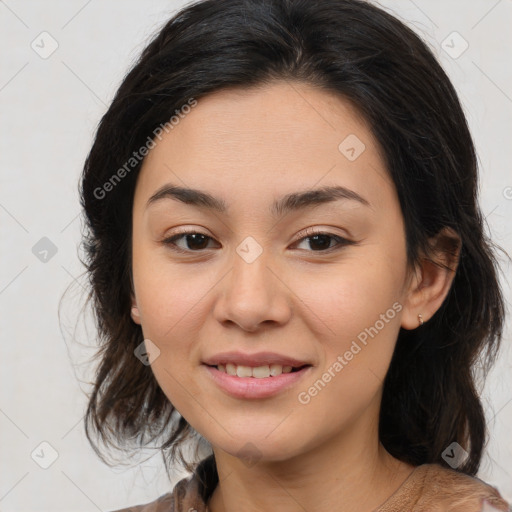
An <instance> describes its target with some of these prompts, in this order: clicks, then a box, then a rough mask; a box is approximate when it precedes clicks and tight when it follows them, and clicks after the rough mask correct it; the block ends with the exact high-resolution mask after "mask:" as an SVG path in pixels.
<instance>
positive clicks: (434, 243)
mask: <svg viewBox="0 0 512 512" xmlns="http://www.w3.org/2000/svg"><path fill="white" fill-rule="evenodd" d="M430 246H431V249H432V250H431V252H432V255H430V257H427V256H423V257H422V258H421V261H420V263H419V265H417V267H416V268H415V270H414V275H413V276H412V278H411V279H409V283H408V289H407V291H406V299H405V301H404V308H403V313H402V323H401V326H402V327H403V328H404V329H408V330H410V329H416V328H417V327H418V326H419V325H420V321H419V318H418V315H419V314H421V316H422V319H423V321H424V322H427V321H428V320H429V319H430V318H432V316H434V314H435V312H436V311H437V310H438V309H439V308H440V307H441V305H442V304H443V302H444V299H445V298H446V296H447V295H448V292H449V291H450V288H451V285H452V282H453V278H454V277H455V272H456V270H457V266H458V263H459V257H460V248H461V240H460V237H459V235H458V234H457V233H456V232H455V231H454V230H453V229H451V228H448V227H445V228H443V229H442V230H441V231H440V232H439V233H438V234H437V235H435V236H434V237H433V238H431V239H430Z"/></svg>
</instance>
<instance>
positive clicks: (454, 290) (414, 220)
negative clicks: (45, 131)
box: [80, 0, 504, 475]
mask: <svg viewBox="0 0 512 512" xmlns="http://www.w3.org/2000/svg"><path fill="white" fill-rule="evenodd" d="M276 80H287V81H296V82H297V81H298V82H303V83H307V84H310V85H313V86H315V87H318V88H321V89H323V90H325V91H329V92H335V93H337V94H338V95H339V97H340V98H342V99H345V100H348V101H349V102H351V104H352V105H354V106H355V107H356V108H357V109H358V111H359V113H360V115H361V116H363V117H364V118H365V119H366V121H367V122H368V123H369V125H370V127H371V130H372V133H373V134H374V136H375V137H376V139H377V141H378V142H379V144H380V147H381V150H382V154H383V156H384V159H385V163H386V165H387V169H388V172H389V174H390V176H391V177H392V179H393V182H394V184H395V187H396V190H397V193H398V198H399V201H400V207H401V211H402V214H403V217H404V221H405V230H406V247H407V261H408V264H409V265H411V266H413V265H414V264H416V263H418V262H419V261H420V258H421V257H422V255H427V256H428V255H429V254H432V252H431V249H432V248H431V246H430V243H429V242H430V239H431V237H433V236H434V235H436V234H438V233H439V232H440V231H441V230H442V229H443V228H446V227H448V228H451V229H452V230H453V231H454V232H456V234H457V235H458V236H459V237H460V240H461V247H460V259H459V264H458V267H457V269H456V272H455V276H454V279H453V282H452V286H451V288H450V291H449V293H448V295H447V297H446V299H445V301H444V302H443V304H442V306H441V307H440V308H439V309H438V311H437V312H436V313H435V315H434V316H433V317H432V318H431V319H430V320H429V321H428V322H426V323H425V324H424V325H422V326H421V327H419V328H417V329H414V330H410V331H407V330H403V329H401V330H400V332H399V335H398V339H397V343H396V347H395V351H394V354H393V358H392V361H391V364H390V367H389V370H388V373H387V376H386V378H385V381H384V388H383V397H382V405H381V412H380V423H379V437H380V441H381V442H382V444H383V445H384V447H385V448H386V449H387V450H388V451H389V453H391V454H392V455H393V456H394V457H396V458H397V459H400V460H402V461H405V462H407V463H409V464H412V465H415V466H416V465H420V464H424V463H440V464H445V462H444V460H443V459H442V456H441V455H442V452H443V451H444V450H445V449H446V448H447V447H448V446H449V445H450V444H451V443H452V442H453V441H456V442H458V443H459V444H460V445H461V446H463V447H464V448H465V449H466V451H467V452H468V453H469V456H468V457H467V459H466V460H465V462H464V464H463V465H461V466H460V467H458V468H457V469H458V471H461V472H464V473H466V474H469V475H475V474H476V473H477V470H478V467H479V464H480V460H481V457H482V452H483V449H484V447H485V443H486V436H487V429H486V423H485V416H484V411H483V408H482V404H481V401H480V398H479V392H478V386H477V384H478V379H477V375H476V370H478V369H483V370H484V374H485V375H487V372H488V370H489V369H490V367H491V365H492V364H493V363H494V361H495V359H496V355H497V353H498V350H499V345H500V341H501V337H502V329H503V322H504V300H503V296H502V291H501V288H500V283H499V280H498V275H497V274H498V263H497V259H496V256H495V249H496V248H498V246H496V245H495V244H494V243H493V242H492V241H491V240H490V238H489V237H488V236H487V235H486V233H485V230H484V219H483V216H482V213H481V211H480V209H479V205H478V194H477V193H478V181H477V180H478V175H477V160H476V155H475V148H474V144H473V141H472V137H471V134H470V132H469V129H468V125H467V121H466V118H465V116H464V113H463V109H462V107H461V104H460V102H459V99H458V97H457V94H456V91H455V90H454V87H453V85H452V84H451V82H450V80H449V79H448V77H447V75H446V73H445V72H444V71H443V69H442V67H441V66H440V64H439V63H438V62H437V60H436V58H435V57H434V55H433V53H432V52H431V50H430V49H429V48H428V46H427V45H426V44H425V43H424V42H423V41H422V40H421V39H420V38H419V37H418V36H417V35H416V34H415V33H414V32H413V31H412V30H411V29H410V28H408V27H407V26H406V25H405V24H404V23H402V22H401V21H399V20H398V19H397V18H395V17H394V16H392V15H391V14H389V13H387V12H386V11H384V10H382V9H380V8H378V7H376V6H374V5H372V4H370V3H368V2H365V1H360V0H322V1H312V0H203V1H199V2H195V3H193V4H190V5H188V6H186V7H184V8H182V9H181V10H180V11H178V12H177V13H176V14H175V15H174V16H173V17H172V18H171V19H170V20H169V21H168V22H167V23H166V24H165V25H164V26H163V28H162V29H161V30H160V31H159V32H158V33H157V34H156V36H155V37H154V38H153V39H152V41H151V42H150V43H149V44H148V46H147V47H146V48H145V49H144V50H143V52H142V53H141V55H140V57H139V58H138V60H137V62H136V63H135V64H134V66H133V68H132V69H131V70H130V71H129V72H128V74H127V75H126V76H125V77H124V79H123V80H122V83H121V85H120V87H119V88H118V90H117V92H116V94H115V97H114V99H113V101H112V103H111V105H110V106H109V108H108V110H107V112H106V113H105V114H104V116H103V117H102V119H101V122H100V123H99V126H98V128H97V132H96V135H95V139H94V142H93V144H92V148H91V150H90V152H89V154H88V156H87V159H86V161H85V165H84V169H83V174H82V176H81V182H80V201H81V206H82V208H83V212H84V214H85V224H84V233H83V239H82V249H83V250H84V252H85V257H84V258H83V259H84V261H83V263H84V265H85V266H86V273H87V275H88V278H89V282H90V286H91V288H90V294H89V296H88V301H92V305H93V310H94V313H95V319H96V324H97V330H98V336H99V340H98V344H99V345H98V350H97V354H96V355H97V358H98V365H97V367H96V369H95V382H94V386H93V390H92V392H91V393H90V395H89V397H88V398H89V403H88V407H87V412H86V416H85V430H86V434H87V437H88V439H89V441H90V442H91V444H92V446H93V447H94V449H95V450H96V452H97V454H98V455H99V456H100V457H101V458H102V459H103V460H105V459H104V458H103V455H102V453H103V452H102V449H101V448H100V443H103V444H104V446H110V447H112V446H115V447H117V448H119V449H122V450H128V449H129V448H130V447H131V448H135V449H137V448H140V447H143V446H147V445H148V444H149V443H157V445H158V448H159V449H161V450H162V454H164V461H165V462H166V467H167V465H168V464H173V463H174V462H176V461H177V460H178V459H179V460H180V461H181V462H182V463H184V464H185V467H187V469H191V468H192V466H191V465H190V464H189V463H188V462H187V461H186V460H185V459H184V457H183V452H182V448H183V446H184V442H185V441H186V440H187V439H189V438H193V437H194V435H195V433H194V431H193V429H192V427H191V426H190V425H189V424H188V423H187V422H186V420H185V419H184V418H182V417H179V415H178V414H175V413H177V411H176V410H175V409H174V407H173V405H172V403H170V401H169V400H168V399H167V397H166V396H165V394H164V393H163V391H162V390H161V389H160V387H159V385H158V383H157V381H156V379H155V377H154V375H153V373H152V370H151V367H150V366H145V365H143V364H141V363H140V361H139V360H138V359H137V358H136V357H134V349H135V347H136V346H137V345H139V344H140V343H141V341H142V340H143V335H142V330H141V328H140V326H139V325H136V324H135V323H134V322H132V320H131V317H130V307H131V301H130V295H131V292H132V289H133V288H132V278H131V240H132V238H131V237H132V232H131V229H132V228H131V214H132V206H133V195H134V190H135V184H136V180H137V175H138V172H139V170H140V166H141V163H140V162H136V165H133V167H132V168H130V169H129V170H128V171H127V172H125V173H123V177H122V179H121V180H118V181H116V182H112V177H113V175H114V174H116V172H118V169H120V168H122V167H123V165H125V164H126V162H128V161H129V160H130V158H132V156H133V153H134V151H135V150H136V149H138V148H140V147H141V146H143V145H144V143H145V142H146V141H147V140H151V139H153V138H154V133H155V130H157V129H158V127H159V126H160V125H162V124H163V123H165V122H167V121H168V120H169V118H170V116H171V115H172V114H173V112H175V111H176V110H179V109H180V108H181V107H182V106H183V105H185V104H187V102H188V101H189V100H190V98H195V99H196V100H198V101H199V102H200V98H201V97H204V96H205V95H208V94H209V93H212V92H213V91H217V90H220V89H223V88H228V87H231V88H232V87H239V88H242V89H243V88H249V87H252V86H258V85H260V86H262V85H265V84H269V83H272V82H274V81H276ZM148 138H149V139H148ZM125 170H126V167H125ZM118 176H119V174H118ZM107 183H110V186H108V193H105V190H107V186H106V185H105V184H107Z"/></svg>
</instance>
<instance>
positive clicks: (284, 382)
mask: <svg viewBox="0 0 512 512" xmlns="http://www.w3.org/2000/svg"><path fill="white" fill-rule="evenodd" d="M203 364H204V365H205V366H206V369H207V370H208V374H209V375H210V377H211V378H213V380H214V381H215V382H216V384H217V385H218V386H219V387H220V388H221V389H222V390H224V391H225V392H227V393H228V394H230V395H232V396H235V397H237V398H266V397H270V396H272V395H275V394H277V393H279V392H280V391H282V390H284V389H286V388H289V387H290V386H291V385H292V384H293V383H295V382H297V381H298V380H299V379H301V378H302V377H303V375H304V374H305V373H306V372H307V371H308V370H309V369H310V368H311V367H312V365H311V364H309V363H307V362H304V361H300V360H298V359H294V358H290V357H287V356H282V355H280V354H276V353H273V352H259V353H257V354H252V355H250V354H243V353H241V352H225V353H222V354H217V355H215V356H212V357H210V358H207V359H206V360H205V361H204V362H203Z"/></svg>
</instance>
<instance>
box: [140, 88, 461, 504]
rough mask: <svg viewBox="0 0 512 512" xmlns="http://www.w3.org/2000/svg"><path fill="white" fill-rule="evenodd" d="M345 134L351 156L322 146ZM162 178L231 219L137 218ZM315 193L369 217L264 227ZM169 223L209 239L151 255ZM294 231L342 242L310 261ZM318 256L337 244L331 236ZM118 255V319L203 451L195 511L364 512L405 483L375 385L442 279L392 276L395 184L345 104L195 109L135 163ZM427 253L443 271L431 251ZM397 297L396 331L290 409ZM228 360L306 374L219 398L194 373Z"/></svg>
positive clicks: (338, 214) (230, 92)
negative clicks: (248, 255) (381, 431)
mask: <svg viewBox="0 0 512 512" xmlns="http://www.w3.org/2000/svg"><path fill="white" fill-rule="evenodd" d="M350 134H355V135H356V136H357V137H358V138H359V139H360V140H361V141H362V142H363V143H364V144H365V146H366V148H365V150H364V151H363V152H362V153H361V154H360V156H359V157H358V158H357V159H355V160H354V161H350V160H349V159H347V158H346V157H345V155H344V154H342V153H341V152H340V151H339V149H338V145H339V144H340V142H342V141H343V140H344V139H345V138H346V137H347V136H348V135H350ZM167 183H172V184H176V185H179V186H186V187H192V188H197V189H201V190H203V191H206V192H209V193H210V194H212V195H215V196H216V197H219V198H221V199H223V200H224V201H225V202H226V203H227V204H228V206H229V212H228V213H224V214H222V213H219V212H212V211H208V210H207V209H204V208H198V207H196V206H192V205H187V204H184V203H182V202H179V201H176V200H173V199H170V198H166V199H162V200H159V201H155V202H154V203H152V204H151V205H150V206H147V201H148V199H149V198H150V197H151V196H152V195H153V194H154V193H155V192H156V191H157V190H158V189H159V188H160V187H162V186H163V185H165V184H167ZM328 185H329V186H330V185H342V186H345V187H347V188H349V189H351V190H353V191H355V192H357V193H358V194H359V195H361V196H363V197H364V198H365V199H366V200H367V201H368V202H369V203H370V206H369V207H368V206H365V205H363V204H360V203H358V202H356V201H349V200H345V201H335V202H330V203H326V204H322V205H317V206H316V207H313V208H307V209H302V210H299V211H293V212H288V213H286V214H283V215H281V216H280V217H278V218H275V217H272V215H271V214H270V213H269V206H270V204H271V203H272V201H273V200H274V199H276V198H279V197H281V196H283V195H285V194H288V193H291V192H296V191H302V190H307V189H312V188H319V187H322V186H328ZM178 227H180V228H187V230H188V228H190V230H191V231H193V232H199V233H203V234H205V235H207V236H208V237H210V238H211V239H206V240H207V241H206V242H204V245H201V244H198V243H197V242H196V245H194V244H193V243H192V244H190V243H189V244H188V245H187V238H186V237H181V238H180V239H178V240H176V241H175V243H177V244H178V246H179V247H181V248H182V249H185V250H186V249H188V250H189V252H188V254H180V253H178V252H175V251H173V250H172V248H171V246H169V245H166V244H165V243H164V242H163V240H164V239H166V238H169V237H170V236H172V235H174V234H176V233H177V228H178ZM305 228H314V230H316V231H322V232H328V233H332V234H333V235H337V236H341V237H344V238H346V239H348V240H351V241H354V242H356V243H354V244H352V245H346V246H338V250H331V251H330V252H326V251H325V250H324V251H322V249H318V247H319V244H318V243H317V244H316V245H315V243H314V241H312V240H311V238H304V237H305V236H306V235H305V234H304V229H305ZM248 236H251V237H253V238H254V239H255V240H256V241H257V243H258V244H259V246H260V247H261V249H262V251H263V252H262V253H261V255H260V256H259V257H258V258H256V260H255V261H253V262H252V263H250V264H249V263H247V262H246V261H245V260H244V259H243V258H241V257H240V256H239V255H238V253H237V252H236V248H237V246H239V244H240V243H241V242H242V241H243V240H244V239H245V238H246V237H248ZM309 236H311V235H309ZM208 240H209V241H208ZM324 241H325V240H324ZM325 243H326V246H327V247H334V246H336V241H335V240H334V239H332V238H331V239H330V238H327V240H326V241H325ZM132 247H133V281H134V293H133V308H132V312H131V314H132V318H133V320H134V322H136V323H138V324H141V326H142V329H143V333H144V337H145V339H150V340H151V341H152V342H153V343H154V344H155V345H156V346H157V347H158V348H159V350H160V355H159V356H158V357H157V358H156V359H155V361H154V362H153V363H152V370H153V372H154V375H155V377H156V379H157V381H158V383H159V384H160V386H161V387H162V390H163V391H164V393H165V394H166V396H167V397H168V398H169V400H170V401H171V402H172V404H173V405H174V406H175V407H176V408H177V409H178V411H179V412H180V413H181V415H182V416H183V417H185V419H186V420H187V421H188V422H189V423H190V424H191V426H192V427H193V428H194V429H195V430H196V431H198V432H199V433H200V434H201V435H202V436H203V437H205V438H206V439H207V440H208V441H209V442H210V443H211V445H212V447H213V451H214V453H215V457H216V462H217V469H218V472H219V476H220V483H219V485H218V486H217V487H216V489H215V491H214V493H213V496H212V497H211V500H210V502H209V509H210V511H212V512H234V511H237V510H244V511H247V512H251V511H257V510H280V511H283V512H292V511H294V512H295V511H299V510H300V511H303V510H315V511H317V512H324V511H329V512H330V511H332V510H337V509H338V508H339V506H340V504H341V503H342V504H343V510H344V511H356V510H357V511H359V512H364V511H371V510H373V509H375V508H376V507H378V506H379V505H380V504H382V503H383V502H384V501H385V500H386V499H387V498H388V497H389V496H390V495H391V494H392V493H393V492H394V491H395V490H396V489H397V488H398V487H399V486H400V485H401V484H402V483H403V481H404V480H405V479H406V478H407V477H408V476H409V475H410V474H411V472H412V471H413V469H414V468H413V467H412V466H410V465H408V464H405V463H403V462H401V461H399V460H397V459H395V458H393V457H392V456H391V455H390V454H389V453H388V452H387V451H386V450H385V449H384V447H383V446H382V445H381V444H380V442H379V439H378V417H379V408H380V403H381V396H382V386H383V379H384V377H385V374H386V372H387V369H388V367H389V363H390V360H391V357H392V354H393V350H394V346H395V343H396V339H397V335H398V332H399V329H400V327H403V328H405V329H415V328H416V327H418V325H419V322H418V314H419V313H421V314H422V316H423V319H424V321H428V319H429V318H430V317H431V316H432V315H433V314H434V313H435V311H436V310H437V309H438V308H439V307H440V306H441V304H442V302H443V300H444V298H445V297H446V294H447V293H448V291H449V288H450V285H451V282H452V279H453V272H449V271H446V270H444V269H442V268H440V267H438V266H436V265H434V264H432V263H429V262H427V261H423V262H422V264H421V265H419V266H417V267H416V268H415V269H409V268H408V267H407V264H406V263H407V262H406V244H405V232H404V222H403V217H402V213H401V210H400V205H399V202H398V197H397V194H396V190H395V187H394V184H393V182H392V181H391V179H390V177H389V176H388V172H387V170H386V168H385V165H384V162H383V158H382V153H381V150H380V148H379V146H378V144H377V142H376V140H375V139H374V137H373V136H372V134H371V132H370V129H369V126H368V125H367V124H366V123H365V121H364V120H363V119H362V117H361V116H360V115H359V113H358V112H357V110H355V109H354V108H353V107H352V106H351V104H350V103H348V102H347V101H345V100H343V99H341V98H340V97H338V96H335V95H334V94H331V93H328V92H325V91H322V90H320V89H317V88H314V87H312V86H310V85H306V84H301V83H295V82H293V83H286V82H275V83H273V84H271V85H265V86H264V87H259V88H252V89H243V90H241V89H239V90H235V89H227V90H222V91H218V92H215V93H213V94H210V95H209V96H207V97H205V98H201V99H200V100H199V101H198V104H197V106H196V107H194V108H193V109H192V111H191V112H190V113H189V114H188V115H187V116H185V117H184V118H183V119H182V120H181V121H180V122H179V124H178V125H176V126H175V127H174V129H173V130H172V131H171V132H170V133H168V134H164V136H163V137H162V140H161V141H157V144H156V146H155V147H154V148H153V149H151V151H150V152H149V154H148V156H147V157H146V158H145V160H144V163H143V166H142V169H141V172H140V174H139V177H138V181H137V186H136V191H135V197H134V204H133V246H132ZM197 247H200V248H199V249H198V248H197ZM202 247H206V248H202ZM194 251H195V252H194ZM438 256H439V260H440V261H441V260H442V261H443V262H444V263H450V262H451V263H453V262H452V261H451V260H450V259H449V257H448V256H447V255H446V254H445V253H443V252H442V251H439V255H438ZM397 302H398V303H399V305H400V306H401V309H400V311H399V312H397V313H396V315H395V316H394V318H392V319H388V321H387V322H386V323H385V326H384V327H383V328H382V329H380V330H379V331H378V334H377V335H375V336H374V337H373V338H369V340H368V343H367V345H366V346H364V347H363V348H362V350H361V351H360V352H359V353H358V354H357V355H355V356H354V357H353V359H352V360H351V361H350V362H348V364H347V365H346V366H344V368H343V370H342V371H341V372H339V373H337V374H336V376H335V377H334V378H332V379H331V380H330V382H328V384H327V385H326V386H325V387H324V388H323V389H322V390H321V391H320V392H319V393H318V394H317V395H316V396H314V397H313V398H311V400H310V402H309V403H307V404H302V403H300V402H299V401H298V399H297V396H298V393H299V392H301V391H307V390H308V388H309V387H310V386H311V385H312V384H313V383H314V382H315V381H316V380H318V379H320V378H322V375H323V374H324V373H325V372H326V371H327V369H328V368H329V367H330V366H332V365H333V363H334V362H335V361H336V360H337V357H338V356H339V355H343V354H344V353H345V352H346V351H347V350H348V349H349V348H350V346H351V343H352V342H353V340H356V339H357V335H358V334H359V333H361V332H362V331H364V329H365V328H368V327H370V326H374V325H375V323H376V321H377V320H378V319H379V318H380V315H382V314H385V313H386V311H387V310H389V309H390V308H392V305H393V304H394V303H397ZM229 350H240V351H243V352H248V353H254V352H259V351H273V352H278V353H280V354H286V355H290V356H292V357H295V358H297V359H299V360H303V361H308V362H311V364H312V365H313V367H312V368H311V369H310V371H309V375H308V376H307V378H304V379H303V380H302V381H301V382H300V383H298V384H297V385H296V386H294V387H293V388H292V389H290V390H287V391H286V392H282V393H280V394H278V395H277V396H274V397H271V398H266V399H259V400H254V399H242V398H233V397H231V396H229V395H227V394H226V393H225V392H224V391H222V390H221V389H220V388H218V387H217V386H216V385H215V384H213V383H212V381H211V379H209V378H208V377H209V375H207V372H206V371H205V368H204V366H202V365H201V361H202V360H203V359H204V358H205V357H206V356H210V355H213V354H215V353H218V352H223V351H229ZM248 443H250V444H248ZM242 454H243V456H242ZM247 457H249V458H247ZM251 457H252V459H250V458H251Z"/></svg>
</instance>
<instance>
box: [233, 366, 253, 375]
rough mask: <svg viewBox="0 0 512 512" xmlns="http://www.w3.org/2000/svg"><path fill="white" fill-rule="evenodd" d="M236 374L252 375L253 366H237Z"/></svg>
mask: <svg viewBox="0 0 512 512" xmlns="http://www.w3.org/2000/svg"><path fill="white" fill-rule="evenodd" d="M236 374H237V376H238V377H252V368H251V367H250V366H242V365H240V366H237V367H236Z"/></svg>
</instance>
